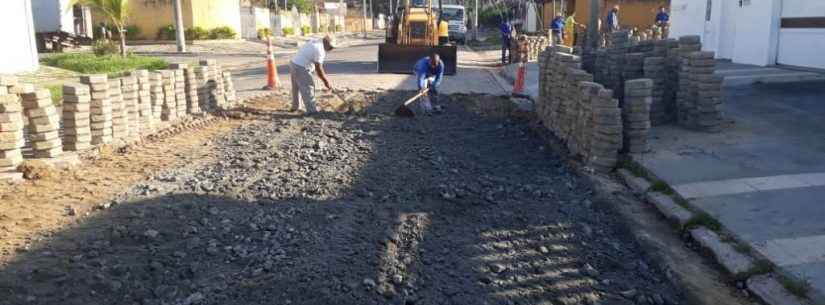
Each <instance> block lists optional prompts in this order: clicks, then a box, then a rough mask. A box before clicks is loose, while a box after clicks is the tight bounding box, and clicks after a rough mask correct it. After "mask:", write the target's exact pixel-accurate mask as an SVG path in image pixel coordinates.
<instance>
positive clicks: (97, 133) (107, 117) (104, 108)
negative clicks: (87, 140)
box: [80, 75, 112, 145]
mask: <svg viewBox="0 0 825 305" xmlns="http://www.w3.org/2000/svg"><path fill="white" fill-rule="evenodd" d="M80 82H81V83H83V84H86V85H88V86H89V87H90V89H91V92H92V102H91V104H90V105H91V107H90V112H91V125H89V126H90V128H91V133H92V145H100V144H108V143H111V142H112V100H110V99H109V81H108V78H107V77H106V75H86V76H81V77H80Z"/></svg>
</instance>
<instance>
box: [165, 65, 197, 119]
mask: <svg viewBox="0 0 825 305" xmlns="http://www.w3.org/2000/svg"><path fill="white" fill-rule="evenodd" d="M169 67H170V68H171V69H177V70H182V71H183V82H184V92H185V95H186V103H184V104H183V106H184V107H185V109H186V113H188V114H198V113H200V112H201V110H200V105H199V102H200V92H199V91H198V90H199V85H198V84H199V83H198V78H197V74H196V73H195V70H196V69H195V68H190V67H188V66H187V65H186V64H172V65H170V66H169ZM180 106H181V104H180V103H178V107H180Z"/></svg>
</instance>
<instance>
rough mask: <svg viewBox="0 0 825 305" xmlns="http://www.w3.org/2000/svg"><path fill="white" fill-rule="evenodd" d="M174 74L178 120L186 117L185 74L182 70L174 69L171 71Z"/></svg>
mask: <svg viewBox="0 0 825 305" xmlns="http://www.w3.org/2000/svg"><path fill="white" fill-rule="evenodd" d="M172 71H174V72H175V81H174V83H175V105H176V109H177V117H178V119H183V118H185V117H186V108H187V106H186V105H187V104H188V102H187V100H186V79H185V78H184V77H185V76H186V74H185V73H184V70H183V69H174V70H172Z"/></svg>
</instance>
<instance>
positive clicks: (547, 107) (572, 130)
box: [536, 47, 622, 172]
mask: <svg viewBox="0 0 825 305" xmlns="http://www.w3.org/2000/svg"><path fill="white" fill-rule="evenodd" d="M570 51H571V50H570V48H565V47H554V48H549V49H548V50H547V51H545V52H543V53H542V54H541V56H540V58H539V67H540V71H541V74H540V75H539V82H540V84H539V87H540V91H539V92H540V96H539V98H538V99H537V105H536V111H537V115H538V116H539V118H540V119H541V120H542V123H543V124H544V126H545V127H546V128H547V129H548V130H550V131H551V132H552V133H553V134H555V135H556V136H557V137H559V138H560V139H561V140H563V141H564V142H565V143H566V145H567V148H568V149H569V150H570V152H571V153H573V154H575V155H580V156H582V158H583V159H584V160H586V161H587V164H588V166H591V167H592V168H594V169H595V170H598V171H600V172H607V171H610V170H611V169H612V168H614V167H615V166H616V163H617V160H618V153H619V150H620V149H621V146H622V120H621V111H620V109H619V107H618V101H617V100H616V99H615V98H613V92H612V91H611V90H608V89H605V88H604V87H603V86H602V85H600V84H598V83H594V82H592V80H593V76H592V75H591V74H589V73H587V72H586V71H584V70H582V69H581V58H580V57H578V56H574V55H572V54H570V53H569V52H570Z"/></svg>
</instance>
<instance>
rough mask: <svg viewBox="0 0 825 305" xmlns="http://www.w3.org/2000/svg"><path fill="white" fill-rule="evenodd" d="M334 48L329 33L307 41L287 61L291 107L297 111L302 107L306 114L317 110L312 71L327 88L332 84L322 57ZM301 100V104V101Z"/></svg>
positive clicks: (333, 41)
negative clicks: (290, 83)
mask: <svg viewBox="0 0 825 305" xmlns="http://www.w3.org/2000/svg"><path fill="white" fill-rule="evenodd" d="M334 48H335V39H334V38H333V37H330V36H329V35H327V36H325V37H324V38H323V39H320V40H318V39H313V40H310V41H307V42H306V43H305V44H304V45H303V46H302V47H301V49H299V50H298V53H297V54H295V57H293V58H292V60H291V61H290V63H289V76H290V79H291V80H292V109H291V111H299V110H301V109H302V108H303V109H304V111H306V113H307V114H312V113H316V112H318V109H317V108H316V107H315V80H314V79H313V78H312V71H313V70H314V71H315V72H316V74H318V78H320V79H321V81H323V82H324V86H326V87H327V89H329V90H332V85H330V83H329V79H327V74H326V72H325V71H324V58H325V57H326V55H327V52H329V51H332V49H334ZM301 102H303V105H302V103H301Z"/></svg>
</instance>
